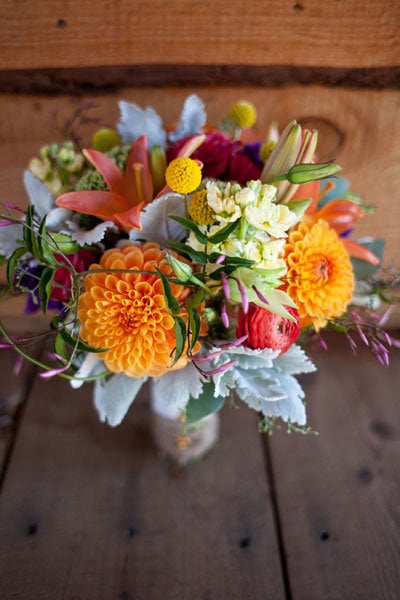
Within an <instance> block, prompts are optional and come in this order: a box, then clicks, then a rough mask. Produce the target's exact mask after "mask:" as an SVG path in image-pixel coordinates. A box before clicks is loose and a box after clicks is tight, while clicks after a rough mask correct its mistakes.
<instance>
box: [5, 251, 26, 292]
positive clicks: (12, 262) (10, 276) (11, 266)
mask: <svg viewBox="0 0 400 600" xmlns="http://www.w3.org/2000/svg"><path fill="white" fill-rule="evenodd" d="M24 254H26V248H17V249H16V250H14V252H13V253H12V255H11V256H10V258H9V259H8V263H7V283H8V287H9V288H10V290H14V289H15V288H14V273H15V270H16V268H17V265H18V261H19V259H20V258H21V257H22V256H23V255H24Z"/></svg>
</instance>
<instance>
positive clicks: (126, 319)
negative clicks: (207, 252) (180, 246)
mask: <svg viewBox="0 0 400 600" xmlns="http://www.w3.org/2000/svg"><path fill="white" fill-rule="evenodd" d="M170 253H171V254H172V252H170ZM165 255H166V250H162V249H161V248H160V246H159V245H158V244H155V243H147V244H144V245H143V246H142V245H140V244H135V243H126V244H125V245H124V246H122V248H113V249H111V250H107V251H106V252H105V253H104V254H103V256H102V257H101V260H100V264H94V265H91V267H90V269H91V271H92V273H90V274H89V275H87V276H86V278H85V285H84V292H83V294H82V295H81V297H80V298H79V305H78V318H79V321H80V323H81V331H80V333H81V337H82V339H83V340H84V341H85V342H87V343H88V344H89V345H90V346H92V347H93V348H107V351H106V352H102V353H99V354H98V355H97V356H98V357H99V358H100V359H101V360H103V361H104V363H105V365H106V367H107V368H108V369H109V370H110V371H112V372H113V373H125V374H126V375H128V376H130V377H144V376H149V377H159V376H160V375H163V374H164V373H166V372H167V370H168V369H169V367H170V366H171V363H172V360H173V359H172V357H173V352H174V349H175V346H176V339H175V333H174V319H173V318H172V316H171V314H170V312H169V310H168V307H167V305H166V302H165V298H164V294H163V288H162V284H161V280H160V277H159V276H158V275H157V274H156V273H154V275H153V274H138V273H130V272H129V270H135V271H136V270H145V271H155V269H156V268H158V269H159V270H160V271H162V272H163V273H165V274H166V275H173V274H174V273H173V270H172V268H171V267H170V266H169V265H168V263H167V261H166V259H165ZM181 260H183V259H181ZM99 269H127V270H128V272H126V273H104V272H102V273H100V272H98V273H97V272H96V271H97V270H99ZM171 290H172V293H173V295H174V296H175V298H176V299H177V300H178V302H179V303H180V304H182V303H183V301H184V300H185V299H186V298H187V296H188V295H189V294H190V290H189V288H186V287H184V286H182V285H176V284H173V283H171ZM180 316H182V317H183V318H184V319H185V320H186V319H187V313H186V311H185V310H184V309H182V312H181V314H180ZM198 349H199V348H195V351H198ZM187 360H188V359H187V356H186V355H185V354H183V355H182V357H181V358H180V359H179V361H178V363H177V364H176V365H175V366H174V369H179V368H183V367H184V366H185V365H186V364H187Z"/></svg>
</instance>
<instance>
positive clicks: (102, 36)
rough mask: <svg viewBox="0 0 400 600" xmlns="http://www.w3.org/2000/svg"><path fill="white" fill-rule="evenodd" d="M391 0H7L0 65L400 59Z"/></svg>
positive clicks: (350, 63)
mask: <svg viewBox="0 0 400 600" xmlns="http://www.w3.org/2000/svg"><path fill="white" fill-rule="evenodd" d="M399 23H400V5H399V3H398V2H396V0H381V1H380V2H374V1H371V0H368V1H366V2H365V1H363V0H347V1H346V2H343V1H341V0H331V1H330V2H324V3H321V2H320V1H319V0H304V1H303V0H302V1H301V2H294V1H293V0H285V1H282V0H253V1H252V2H251V3H249V4H243V2H242V1H239V0H231V1H230V2H225V3H221V2H217V1H215V0H205V1H203V2H198V1H196V0H186V1H185V2H182V1H180V0H153V2H152V3H151V4H149V3H148V2H147V1H146V0H136V1H135V2H131V1H130V0H120V1H119V2H116V3H112V2H111V3H110V2H109V1H108V0H99V1H98V2H96V5H95V6H94V4H93V2H91V1H90V0H80V1H79V2H78V1H77V0H75V1H74V0H70V1H68V2H66V1H65V0H64V1H61V0H40V1H39V0H35V1H32V0H17V1H15V0H3V2H2V6H1V12H0V25H1V31H2V36H1V39H0V57H1V58H0V69H28V68H46V67H56V68H58V67H81V66H98V65H135V64H137V65H140V64H186V65H190V64H205V65H211V64H214V65H215V64H220V65H229V64H234V65H235V64H245V65H301V66H323V67H327V66H329V67H350V68H351V67H381V66H392V65H394V64H398V61H399V38H398V26H399Z"/></svg>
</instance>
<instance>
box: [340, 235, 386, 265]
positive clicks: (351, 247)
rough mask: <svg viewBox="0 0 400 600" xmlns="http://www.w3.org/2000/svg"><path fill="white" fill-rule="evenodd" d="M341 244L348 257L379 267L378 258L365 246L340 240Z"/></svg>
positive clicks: (351, 241)
mask: <svg viewBox="0 0 400 600" xmlns="http://www.w3.org/2000/svg"><path fill="white" fill-rule="evenodd" d="M342 242H343V245H344V247H345V248H346V250H347V252H348V253H349V254H350V256H353V257H354V258H359V259H360V260H365V261H366V262H369V263H371V264H372V265H375V266H378V265H379V263H380V260H379V258H378V257H377V256H376V254H374V253H373V252H371V250H368V248H366V247H365V246H362V245H361V244H357V242H354V241H353V240H347V239H342Z"/></svg>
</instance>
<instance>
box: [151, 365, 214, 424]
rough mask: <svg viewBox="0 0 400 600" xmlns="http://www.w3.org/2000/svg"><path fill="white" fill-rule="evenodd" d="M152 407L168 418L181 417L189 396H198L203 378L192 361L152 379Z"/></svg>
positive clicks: (201, 388)
mask: <svg viewBox="0 0 400 600" xmlns="http://www.w3.org/2000/svg"><path fill="white" fill-rule="evenodd" d="M152 388H153V389H152V408H153V410H154V411H155V412H157V413H158V414H160V415H162V416H164V417H166V418H167V419H175V418H177V417H179V415H180V414H181V412H182V411H183V410H184V409H185V407H186V404H187V403H188V402H189V398H191V397H192V398H198V397H199V396H200V394H201V392H202V390H203V380H202V378H201V375H200V373H199V372H198V371H197V369H195V367H194V366H193V365H192V363H189V364H188V365H187V366H186V367H185V368H184V369H180V370H178V371H169V372H168V373H166V374H165V375H163V376H162V377H160V378H158V379H154V380H153V381H152Z"/></svg>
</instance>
